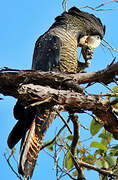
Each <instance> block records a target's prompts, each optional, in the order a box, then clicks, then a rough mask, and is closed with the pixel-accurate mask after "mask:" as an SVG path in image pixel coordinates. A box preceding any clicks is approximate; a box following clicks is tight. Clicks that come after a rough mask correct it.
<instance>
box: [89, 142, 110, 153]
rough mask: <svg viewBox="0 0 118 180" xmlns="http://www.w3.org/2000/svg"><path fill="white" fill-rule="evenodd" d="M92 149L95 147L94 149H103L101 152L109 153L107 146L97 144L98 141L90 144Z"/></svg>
mask: <svg viewBox="0 0 118 180" xmlns="http://www.w3.org/2000/svg"><path fill="white" fill-rule="evenodd" d="M90 147H94V148H98V149H101V150H104V151H108V149H107V147H106V146H104V145H103V144H102V143H99V142H96V141H93V142H92V143H91V144H90Z"/></svg>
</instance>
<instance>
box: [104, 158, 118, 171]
mask: <svg viewBox="0 0 118 180" xmlns="http://www.w3.org/2000/svg"><path fill="white" fill-rule="evenodd" d="M104 159H105V160H106V161H107V162H108V164H109V167H110V168H112V167H113V166H115V165H116V159H115V158H114V157H112V156H106V157H105V158H104Z"/></svg>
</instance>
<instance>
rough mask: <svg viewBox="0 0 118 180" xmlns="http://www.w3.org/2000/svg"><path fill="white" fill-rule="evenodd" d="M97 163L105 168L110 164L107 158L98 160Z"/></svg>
mask: <svg viewBox="0 0 118 180" xmlns="http://www.w3.org/2000/svg"><path fill="white" fill-rule="evenodd" d="M96 164H97V166H98V167H99V168H105V169H108V168H109V164H108V162H107V161H105V160H98V161H96Z"/></svg>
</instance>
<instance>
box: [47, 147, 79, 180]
mask: <svg viewBox="0 0 118 180" xmlns="http://www.w3.org/2000/svg"><path fill="white" fill-rule="evenodd" d="M44 152H45V153H47V154H48V155H49V156H50V157H51V158H52V159H55V157H53V156H52V155H51V154H50V153H48V152H47V151H46V150H44ZM57 166H58V168H59V169H60V170H61V171H62V172H65V173H66V175H68V176H69V177H70V178H71V179H73V180H77V179H76V178H74V177H73V176H72V175H71V174H70V173H69V172H68V171H67V170H66V169H65V168H63V169H62V168H61V167H60V166H59V165H58V164H57Z"/></svg>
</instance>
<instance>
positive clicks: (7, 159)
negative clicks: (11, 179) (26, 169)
mask: <svg viewBox="0 0 118 180" xmlns="http://www.w3.org/2000/svg"><path fill="white" fill-rule="evenodd" d="M4 157H5V159H6V161H7V163H8V165H9V167H10V169H11V170H12V171H13V173H14V174H15V175H16V176H17V177H18V178H19V179H20V180H22V178H21V177H20V176H19V175H18V173H17V172H16V171H15V170H14V168H13V167H12V166H11V164H10V162H9V160H10V157H11V156H9V157H8V158H7V157H6V154H5V153H4Z"/></svg>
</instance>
